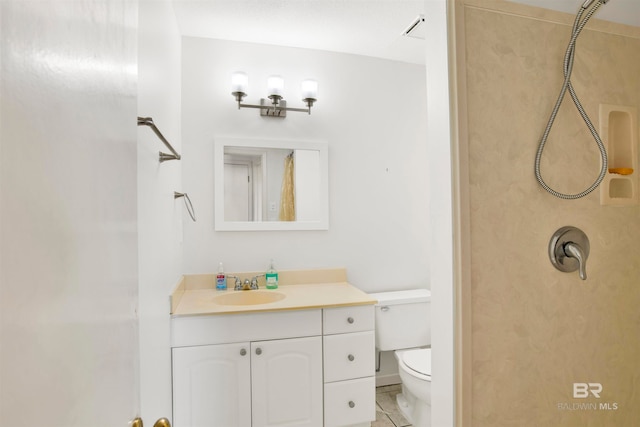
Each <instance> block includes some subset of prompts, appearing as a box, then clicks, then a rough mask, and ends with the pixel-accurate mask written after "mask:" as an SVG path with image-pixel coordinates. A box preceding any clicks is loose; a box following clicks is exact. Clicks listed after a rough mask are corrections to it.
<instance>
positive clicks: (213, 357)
mask: <svg viewBox="0 0 640 427" xmlns="http://www.w3.org/2000/svg"><path fill="white" fill-rule="evenodd" d="M249 351H250V345H249V343H236V344H222V345H206V346H198V347H181V348H174V349H173V426H174V427H229V426H237V427H249V426H251V374H250V363H251V357H250V353H249Z"/></svg>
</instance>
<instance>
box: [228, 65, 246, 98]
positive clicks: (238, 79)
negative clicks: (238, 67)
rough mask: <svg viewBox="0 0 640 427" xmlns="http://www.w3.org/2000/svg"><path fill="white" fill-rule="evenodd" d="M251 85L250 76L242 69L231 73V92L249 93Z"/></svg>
mask: <svg viewBox="0 0 640 427" xmlns="http://www.w3.org/2000/svg"><path fill="white" fill-rule="evenodd" d="M248 87H249V77H248V76H247V74H246V73H243V72H242V71H236V72H235V73H233V75H231V92H232V93H233V92H242V93H244V94H246V93H247V89H248Z"/></svg>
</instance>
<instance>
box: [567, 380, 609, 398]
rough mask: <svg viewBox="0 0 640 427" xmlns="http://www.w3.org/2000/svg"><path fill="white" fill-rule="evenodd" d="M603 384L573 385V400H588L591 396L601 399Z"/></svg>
mask: <svg viewBox="0 0 640 427" xmlns="http://www.w3.org/2000/svg"><path fill="white" fill-rule="evenodd" d="M601 392H602V384H600V383H573V398H574V399H586V398H587V397H589V394H591V395H593V397H595V398H598V399H600V393H601Z"/></svg>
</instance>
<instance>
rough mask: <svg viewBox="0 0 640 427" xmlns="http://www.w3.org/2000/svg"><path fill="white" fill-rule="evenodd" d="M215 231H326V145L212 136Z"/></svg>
mask: <svg viewBox="0 0 640 427" xmlns="http://www.w3.org/2000/svg"><path fill="white" fill-rule="evenodd" d="M215 155H216V160H215V165H214V167H215V177H216V185H215V187H216V195H215V196H216V197H215V200H216V209H215V211H216V220H215V223H216V230H326V229H328V179H327V173H328V165H327V145H326V143H319V142H301V141H269V140H257V139H241V138H218V139H216V142H215Z"/></svg>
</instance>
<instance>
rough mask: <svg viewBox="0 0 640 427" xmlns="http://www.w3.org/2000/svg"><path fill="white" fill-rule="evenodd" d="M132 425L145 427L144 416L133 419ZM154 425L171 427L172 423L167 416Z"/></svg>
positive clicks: (133, 426)
mask: <svg viewBox="0 0 640 427" xmlns="http://www.w3.org/2000/svg"><path fill="white" fill-rule="evenodd" d="M131 427H144V425H143V423H142V418H140V417H137V418H136V419H134V420H133V421H131ZM153 427H171V423H170V422H169V420H168V419H166V418H160V419H159V420H158V421H156V423H155V424H154V425H153Z"/></svg>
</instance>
